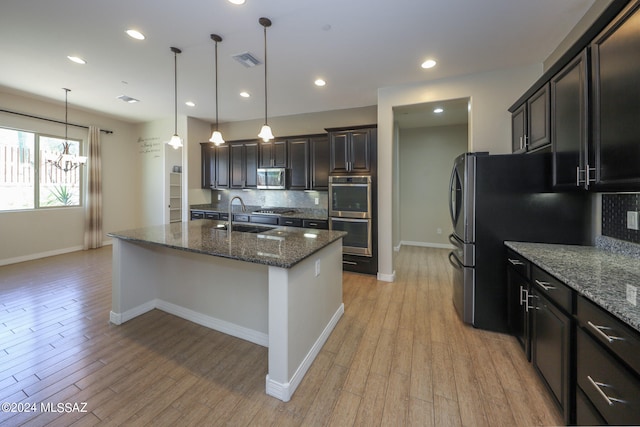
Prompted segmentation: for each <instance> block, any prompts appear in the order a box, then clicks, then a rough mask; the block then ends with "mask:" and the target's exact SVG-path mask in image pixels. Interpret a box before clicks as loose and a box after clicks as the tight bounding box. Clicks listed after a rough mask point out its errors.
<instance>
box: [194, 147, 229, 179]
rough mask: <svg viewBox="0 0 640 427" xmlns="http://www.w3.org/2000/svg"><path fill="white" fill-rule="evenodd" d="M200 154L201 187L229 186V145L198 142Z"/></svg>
mask: <svg viewBox="0 0 640 427" xmlns="http://www.w3.org/2000/svg"><path fill="white" fill-rule="evenodd" d="M200 150H201V155H202V188H212V189H219V188H229V146H228V145H226V144H225V145H221V146H219V147H216V146H215V145H214V144H212V143H210V142H203V143H201V144H200Z"/></svg>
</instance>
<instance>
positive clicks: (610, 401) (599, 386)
mask: <svg viewBox="0 0 640 427" xmlns="http://www.w3.org/2000/svg"><path fill="white" fill-rule="evenodd" d="M587 379H588V380H589V382H590V383H591V385H592V386H594V387H595V389H596V390H598V393H599V394H600V396H602V398H603V399H604V400H605V401H606V402H607V404H608V405H609V406H613V404H614V403H627V402H625V401H624V400H620V399H616V398H615V397H609V396H607V393H605V392H604V391H602V387H609V385H607V384H604V383H599V382H597V381H594V380H593V378H591V376H589V375H587Z"/></svg>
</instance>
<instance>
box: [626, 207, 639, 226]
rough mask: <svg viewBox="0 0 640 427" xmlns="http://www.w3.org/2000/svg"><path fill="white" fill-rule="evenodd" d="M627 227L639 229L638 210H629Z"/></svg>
mask: <svg viewBox="0 0 640 427" xmlns="http://www.w3.org/2000/svg"><path fill="white" fill-rule="evenodd" d="M627 228H628V229H629V230H638V211H627Z"/></svg>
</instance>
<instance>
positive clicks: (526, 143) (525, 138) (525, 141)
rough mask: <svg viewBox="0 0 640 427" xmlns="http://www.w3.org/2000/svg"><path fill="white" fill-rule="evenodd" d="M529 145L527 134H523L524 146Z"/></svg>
mask: <svg viewBox="0 0 640 427" xmlns="http://www.w3.org/2000/svg"><path fill="white" fill-rule="evenodd" d="M528 146H529V136H528V135H525V136H524V148H527V147H528Z"/></svg>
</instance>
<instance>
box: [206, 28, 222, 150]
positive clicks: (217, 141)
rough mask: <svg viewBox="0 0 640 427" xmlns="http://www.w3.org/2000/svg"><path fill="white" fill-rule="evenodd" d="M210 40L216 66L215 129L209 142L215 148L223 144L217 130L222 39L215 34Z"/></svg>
mask: <svg viewBox="0 0 640 427" xmlns="http://www.w3.org/2000/svg"><path fill="white" fill-rule="evenodd" d="M211 40H213V41H214V42H215V43H216V53H215V55H216V57H215V59H216V65H215V73H216V129H215V130H214V131H213V133H212V134H211V139H209V141H211V142H213V143H214V144H215V145H216V146H218V145H222V144H224V139H223V138H222V134H221V133H220V131H219V130H218V43H219V42H221V41H222V37H220V36H219V35H217V34H211Z"/></svg>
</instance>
